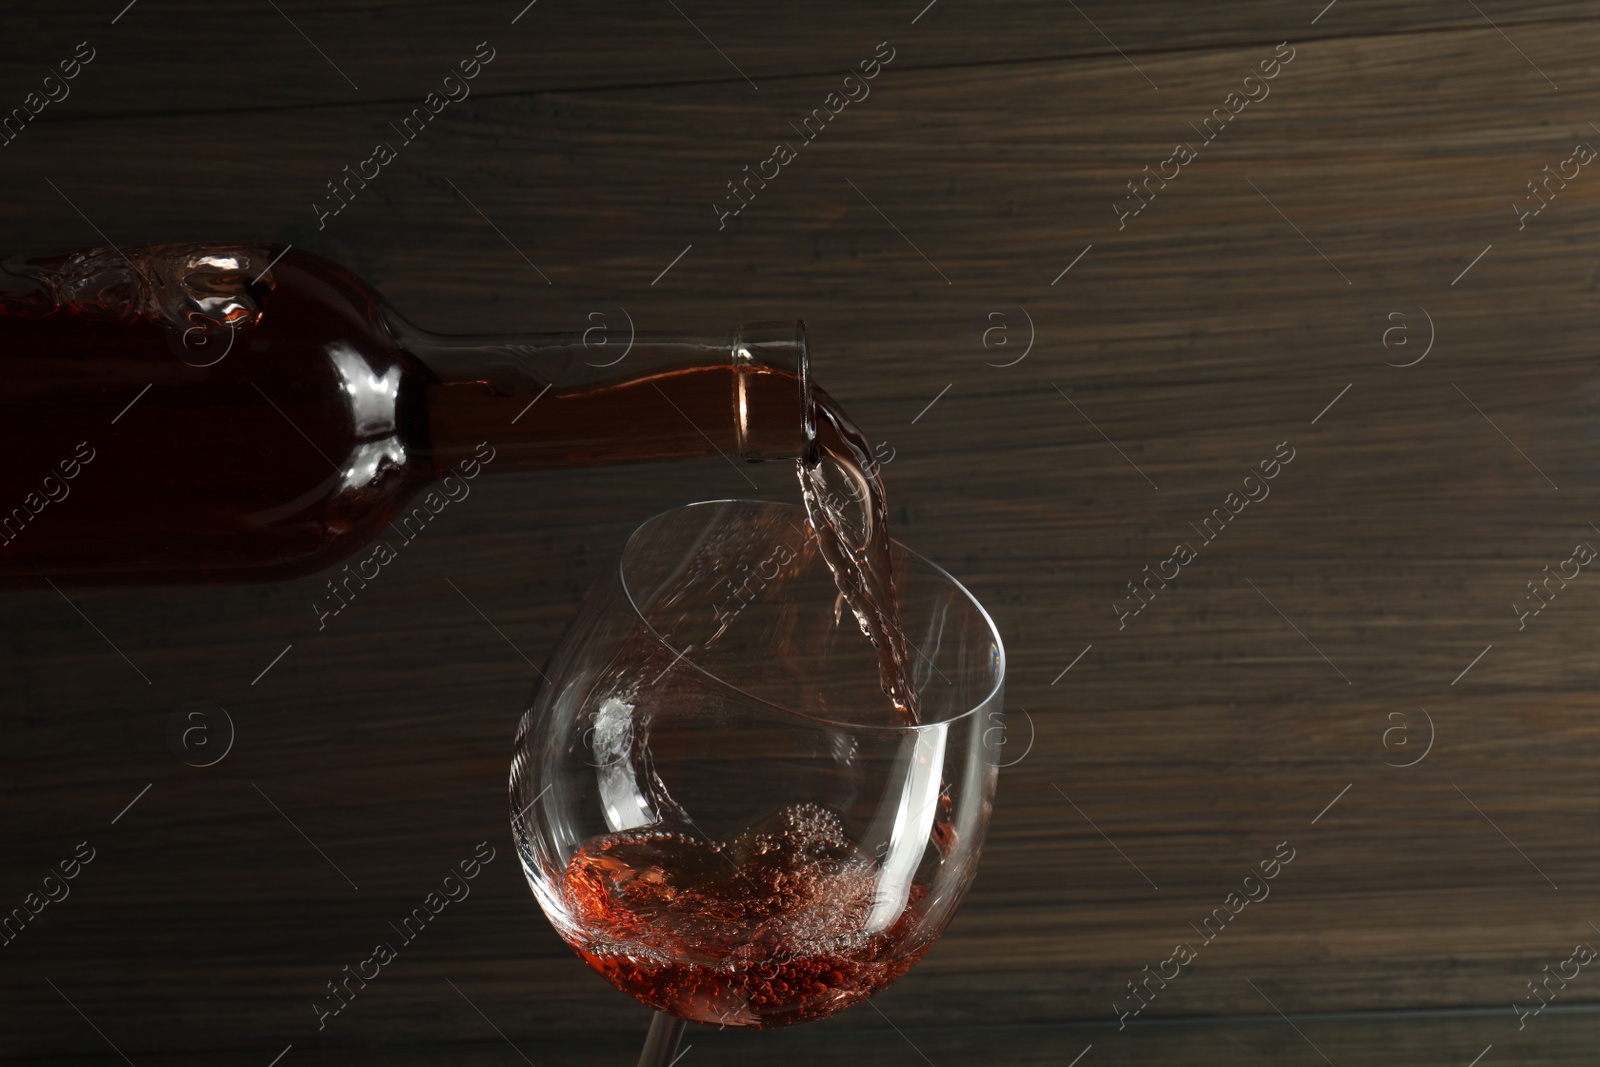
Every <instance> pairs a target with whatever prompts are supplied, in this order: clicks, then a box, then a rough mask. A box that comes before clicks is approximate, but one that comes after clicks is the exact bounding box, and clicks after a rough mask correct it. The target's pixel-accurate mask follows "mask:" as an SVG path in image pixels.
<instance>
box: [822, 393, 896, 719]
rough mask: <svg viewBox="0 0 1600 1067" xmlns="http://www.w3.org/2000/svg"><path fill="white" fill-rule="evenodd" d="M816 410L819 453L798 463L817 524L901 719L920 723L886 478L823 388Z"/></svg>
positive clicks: (825, 554) (842, 598)
mask: <svg viewBox="0 0 1600 1067" xmlns="http://www.w3.org/2000/svg"><path fill="white" fill-rule="evenodd" d="M816 416H817V418H816V427H817V436H816V440H815V441H814V442H813V445H814V447H813V449H812V453H813V454H811V455H807V456H803V457H802V458H801V459H800V460H799V461H797V463H796V469H797V471H798V473H799V477H800V491H801V494H802V495H803V496H804V498H805V505H806V513H807V515H809V516H810V519H811V529H812V531H813V532H814V533H815V534H816V537H817V545H818V547H819V548H820V549H821V551H822V558H823V559H824V560H825V561H826V562H827V564H828V569H829V570H830V571H832V572H833V578H834V581H835V583H837V585H838V587H839V603H840V605H842V606H843V607H848V608H849V609H850V613H851V614H852V615H854V616H855V619H856V622H857V623H858V624H859V625H860V627H861V632H862V633H863V634H865V635H866V636H867V639H868V640H870V641H871V642H872V644H873V647H875V648H876V649H877V650H878V674H879V679H880V681H881V683H882V685H883V691H884V693H886V694H887V695H888V697H889V699H890V701H892V702H893V704H894V711H895V716H896V725H916V724H917V723H919V722H920V721H921V716H920V713H919V711H918V707H917V690H916V686H915V684H914V679H913V675H912V671H911V658H910V642H908V641H907V639H906V634H905V628H904V626H903V625H902V623H901V619H900V607H899V601H898V600H897V598H896V596H895V584H894V570H893V564H892V560H891V558H890V551H889V512H888V504H887V502H886V500H885V498H884V492H883V480H882V479H881V478H880V477H879V476H878V465H877V464H876V463H875V462H874V461H873V459H872V449H871V446H870V445H869V444H868V443H867V439H866V438H865V437H864V436H863V435H862V433H861V431H860V430H859V429H857V428H856V426H855V424H854V423H853V422H851V421H850V419H849V417H848V416H846V415H845V414H844V411H843V410H842V409H841V408H840V407H839V405H838V404H837V403H835V402H834V401H833V399H832V398H831V397H829V396H828V395H827V394H826V393H824V392H822V391H821V390H817V392H816ZM835 610H836V611H837V610H838V609H837V608H836V609H835Z"/></svg>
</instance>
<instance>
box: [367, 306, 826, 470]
mask: <svg viewBox="0 0 1600 1067" xmlns="http://www.w3.org/2000/svg"><path fill="white" fill-rule="evenodd" d="M389 329H390V333H391V336H392V337H393V338H394V340H395V343H396V344H397V345H398V346H399V347H400V348H401V349H402V350H403V351H404V352H406V353H407V354H408V355H410V356H412V357H413V358H414V359H415V360H416V361H417V362H419V363H421V364H422V366H423V367H424V368H426V370H427V372H428V374H427V376H426V382H427V384H426V392H427V401H426V409H427V419H428V435H429V448H430V451H431V455H432V460H433V464H434V467H435V469H436V471H437V472H438V473H439V474H441V475H442V474H443V473H445V472H446V470H447V469H448V468H450V467H451V466H452V465H454V464H457V463H459V462H461V461H463V460H468V459H471V458H476V459H478V460H482V459H483V454H482V452H481V451H480V450H481V447H482V445H483V444H484V443H485V442H487V443H488V445H489V446H490V448H492V449H493V452H492V453H491V454H492V455H493V456H494V460H493V464H492V466H493V468H494V469H496V470H529V469H538V468H544V467H567V466H581V465H588V464H608V463H626V462H632V461H636V460H646V459H671V458H675V457H684V456H700V455H710V454H713V453H721V454H722V455H724V456H727V457H729V458H734V459H745V460H749V461H758V460H767V459H782V458H794V457H797V456H805V455H809V454H810V453H811V452H812V450H813V449H814V442H815V437H816V425H815V415H814V412H813V407H812V391H811V377H810V368H809V363H808V357H807V352H806V337H805V326H804V324H803V323H799V322H778V323H755V324H749V325H745V326H742V327H740V328H739V329H738V330H737V331H735V332H733V333H732V334H729V335H727V336H724V337H720V338H689V337H677V336H666V335H655V336H651V335H644V334H639V335H636V336H634V337H633V338H631V340H630V342H629V343H627V344H619V343H618V340H619V339H618V338H615V337H612V338H609V339H607V341H606V342H605V343H598V342H595V341H591V340H590V339H588V338H587V337H586V336H585V335H584V334H579V333H552V334H523V335H515V336H467V337H463V336H441V335H438V334H430V333H427V332H425V331H422V330H418V329H416V328H415V327H413V326H411V325H410V324H409V323H406V322H404V321H403V320H400V319H399V318H398V316H393V317H391V321H390V322H389Z"/></svg>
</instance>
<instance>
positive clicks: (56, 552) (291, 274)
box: [0, 244, 815, 586]
mask: <svg viewBox="0 0 1600 1067" xmlns="http://www.w3.org/2000/svg"><path fill="white" fill-rule="evenodd" d="M0 383H3V384H0V425H3V426H4V427H5V431H4V432H5V440H6V446H7V451H6V455H7V458H6V462H5V463H4V464H3V465H0V584H5V585H13V586H15V585H42V584H44V583H45V580H46V579H49V580H50V581H53V582H55V583H57V584H58V585H123V584H146V583H223V582H265V581H276V580H280V579H286V578H293V577H298V576H302V575H306V574H311V573H313V572H316V571H319V570H322V569H324V568H327V567H329V566H331V565H333V564H336V563H338V562H339V561H341V560H344V559H346V558H348V557H349V556H351V555H353V554H355V553H356V552H357V551H359V550H360V549H361V548H362V547H363V546H365V545H368V544H369V543H371V542H372V541H374V539H376V538H378V537H379V536H381V535H383V533H384V531H385V530H390V529H399V528H403V527H404V526H405V524H406V522H407V521H408V518H409V519H412V520H413V521H415V520H416V519H417V517H418V516H417V508H419V507H421V508H424V509H425V510H426V512H427V513H428V514H432V513H436V511H437V510H438V508H440V507H442V506H444V505H443V504H441V503H439V502H440V501H448V500H449V499H453V498H454V496H453V495H452V485H453V484H455V485H458V484H459V483H460V482H462V481H465V480H470V479H471V478H474V477H477V476H478V475H479V474H482V473H484V472H506V471H526V470H530V469H536V468H544V467H562V466H572V465H580V464H603V463H620V462H627V461H634V460H646V459H664V458H670V457H677V456H691V455H702V454H712V453H714V452H721V453H723V454H724V455H728V456H730V457H732V456H737V457H740V458H743V459H746V460H752V461H753V460H761V459H776V458H784V457H789V458H794V457H799V456H804V455H807V454H809V453H810V452H811V451H812V450H813V449H814V447H815V446H814V440H815V415H814V412H813V403H814V397H813V392H812V388H811V382H810V375H809V370H808V367H807V355H806V341H805V328H804V326H803V324H801V323H798V322H784V323H756V324H753V325H746V326H743V327H741V328H739V329H738V330H737V331H735V332H733V333H731V334H729V335H727V336H723V337H716V338H690V337H675V336H651V335H645V334H639V335H637V336H635V337H632V338H630V339H629V340H628V342H627V343H626V344H624V343H623V342H622V339H621V338H617V337H613V338H610V339H608V343H607V344H605V345H603V346H601V345H595V344H586V343H585V338H584V335H583V334H581V333H577V332H569V333H545V334H526V335H512V336H499V335H496V336H443V335H437V334H431V333H428V332H425V331H423V330H420V329H418V328H417V327H415V326H413V325H411V324H410V323H409V322H407V321H406V320H405V319H404V318H402V317H401V316H400V315H399V314H398V313H396V312H395V311H394V310H393V309H392V308H390V307H389V306H388V305H387V303H386V302H385V301H384V300H383V298H382V296H381V295H380V294H379V293H378V292H377V291H376V290H375V289H374V288H372V287H371V286H370V285H368V284H366V283H365V282H363V281H362V280H361V279H360V278H358V277H356V276H355V275H354V274H353V273H351V272H350V271H348V270H346V269H344V268H343V267H340V266H339V265H337V264H335V263H332V262H329V261H328V260H326V259H323V258H321V257H319V256H316V255H314V254H312V253H309V252H305V251H303V250H300V249H293V248H284V247H281V246H278V245H271V244H239V245H154V246H148V247H141V248H128V249H125V250H118V249H115V248H94V249H86V250H83V251H78V252H73V253H69V254H66V255H60V256H52V257H34V258H20V257H18V258H13V259H10V260H7V261H6V262H5V263H4V264H3V268H0ZM434 483H440V485H439V486H434ZM430 487H431V488H430ZM455 492H459V490H455ZM425 518H426V517H425V516H423V517H422V518H421V521H425ZM391 524H395V526H391Z"/></svg>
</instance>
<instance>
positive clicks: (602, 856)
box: [564, 804, 928, 1027]
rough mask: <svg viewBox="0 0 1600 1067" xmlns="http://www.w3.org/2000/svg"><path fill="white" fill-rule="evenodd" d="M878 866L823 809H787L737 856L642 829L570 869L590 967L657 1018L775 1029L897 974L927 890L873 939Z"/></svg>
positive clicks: (598, 845) (913, 949) (731, 848)
mask: <svg viewBox="0 0 1600 1067" xmlns="http://www.w3.org/2000/svg"><path fill="white" fill-rule="evenodd" d="M877 886H878V867H877V864H876V863H874V861H873V859H872V857H870V856H868V855H867V854H865V853H864V852H862V851H861V850H860V849H859V848H858V847H856V846H855V845H854V844H852V843H851V842H850V841H849V840H848V839H847V838H846V836H845V833H844V829H843V827H842V825H841V823H840V821H839V818H838V816H837V815H835V814H834V813H833V812H831V811H828V810H827V809H825V808H822V807H819V806H818V805H815V804H795V805H791V806H790V807H788V808H785V809H784V810H783V811H781V812H780V813H779V814H778V815H777V816H775V817H774V818H773V819H771V820H769V822H768V823H767V824H765V825H764V826H763V827H761V828H758V829H756V830H754V831H752V832H750V833H747V834H745V835H743V836H742V837H740V838H738V839H737V840H735V841H733V842H731V843H726V844H724V843H711V842H708V841H706V840H704V839H703V838H697V837H692V836H688V835H684V834H676V833H665V832H661V831H654V830H648V829H641V830H631V831H625V832H622V833H615V834H607V835H604V836H601V837H595V838H592V839H590V840H589V841H588V842H586V843H585V844H584V846H583V847H582V848H581V849H580V850H579V851H578V852H577V853H576V854H575V855H574V856H573V857H572V859H571V861H570V862H569V863H568V865H567V870H566V878H565V889H566V894H567V897H568V902H569V913H570V914H571V916H572V918H573V919H574V921H575V923H576V926H577V930H576V932H573V933H568V934H565V935H564V936H567V937H568V940H569V943H571V945H572V947H573V948H574V949H576V950H577V951H578V952H579V954H581V955H582V956H583V957H584V959H585V960H587V961H588V963H589V965H590V966H592V967H593V968H594V969H595V970H597V971H599V972H600V973H601V974H602V975H604V976H605V977H606V978H607V979H608V980H610V981H611V982H612V984H614V985H616V986H617V987H618V988H619V989H621V990H623V991H624V992H626V993H628V994H630V995H632V996H634V997H636V998H637V999H639V1000H641V1001H643V1002H644V1003H646V1004H648V1005H650V1006H652V1007H654V1008H657V1009H659V1010H661V1011H667V1012H671V1013H673V1014H674V1015H679V1016H682V1017H683V1018H686V1019H691V1020H694V1021H696V1022H702V1023H710V1024H714V1025H718V1026H743V1027H772V1026H786V1025H789V1024H792V1023H798V1022H804V1021H806V1020H809V1019H818V1018H822V1017H824V1016H827V1015H832V1014H833V1013H834V1012H837V1011H841V1010H843V1009H844V1008H847V1007H850V1006H851V1005H854V1004H857V1003H859V1002H861V1001H863V1000H865V999H867V998H868V997H870V996H871V995H872V994H874V993H876V992H878V991H879V990H881V989H883V988H884V987H885V986H888V985H889V984H890V983H891V982H893V981H895V980H896V979H897V978H899V977H900V976H901V975H903V974H904V973H905V972H906V971H907V970H908V969H909V968H910V967H911V966H912V965H913V964H914V963H916V962H917V960H918V959H920V958H921V956H922V954H923V953H924V952H926V951H927V948H928V942H927V941H925V940H917V939H914V938H913V936H912V933H913V931H915V930H916V928H917V925H918V921H919V917H920V911H919V905H920V903H921V901H922V900H923V898H924V896H925V889H924V888H923V887H922V886H921V885H918V884H913V885H912V887H911V896H910V901H909V904H908V906H907V907H906V909H905V910H904V911H903V912H902V913H901V914H900V916H899V918H898V920H896V921H895V922H894V924H893V925H892V926H890V927H889V928H888V929H886V930H882V931H879V932H875V933H869V932H867V930H866V924H867V921H868V916H869V914H870V913H871V911H872V908H873V904H874V900H875V893H876V890H877Z"/></svg>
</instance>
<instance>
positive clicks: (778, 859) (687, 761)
mask: <svg viewBox="0 0 1600 1067" xmlns="http://www.w3.org/2000/svg"><path fill="white" fill-rule="evenodd" d="M889 544H890V557H891V558H890V563H891V565H892V568H893V570H892V573H893V575H894V592H895V596H896V600H897V602H898V615H899V619H900V622H901V625H902V627H903V632H904V634H905V638H906V645H907V648H908V650H909V651H908V665H909V667H908V671H909V675H910V679H909V681H910V686H911V688H912V689H913V690H914V691H915V694H916V701H915V705H916V711H915V714H914V716H908V715H906V714H905V713H904V710H903V709H900V710H897V709H896V707H895V705H894V704H892V703H891V702H890V701H889V699H888V698H887V697H886V696H885V692H884V688H883V680H882V677H881V675H880V657H879V655H878V653H877V650H875V649H874V648H873V646H872V644H871V642H869V641H868V640H866V639H865V638H864V637H863V635H862V629H861V626H860V625H859V623H858V621H857V619H855V618H853V617H852V615H851V613H850V612H849V611H848V610H844V605H843V603H842V598H841V596H840V593H839V590H838V587H837V586H836V584H835V579H834V575H833V573H832V572H831V571H830V569H829V567H828V565H827V562H826V561H825V559H824V558H823V556H822V553H821V552H820V551H819V546H818V543H817V540H816V538H815V537H814V536H813V535H812V534H811V530H810V527H809V526H808V525H807V515H806V512H805V511H804V510H803V509H801V508H799V507H796V506H793V505H785V504H773V503H763V502H758V501H733V500H725V501H714V502H708V503H700V504H691V505H688V506H685V507H680V508H676V509H674V510H671V511H668V512H665V513H663V514H661V515H657V516H656V517H654V518H652V519H650V520H648V521H647V522H645V523H644V524H643V525H641V526H640V527H639V528H638V529H637V530H635V531H634V533H633V534H632V536H631V537H630V538H629V539H628V541H627V544H626V546H625V547H624V549H623V551H622V556H621V559H620V561H619V562H618V564H617V566H616V567H615V568H614V569H612V570H611V571H610V572H609V573H608V574H606V575H604V576H602V577H601V578H600V579H599V580H598V581H597V582H596V584H595V586H594V587H593V588H592V589H591V590H590V591H589V593H588V595H587V597H586V598H585V600H584V602H583V605H582V607H581V608H580V610H579V614H578V617H577V618H576V620H575V621H574V622H573V623H572V625H571V627H570V628H569V630H568V632H567V633H566V635H565V637H564V638H563V639H562V641H561V643H560V645H559V647H558V648H557V650H556V652H555V654H554V656H553V658H552V661H551V665H550V669H549V670H548V671H547V674H548V681H546V682H545V683H543V684H542V685H541V686H540V687H539V689H538V691H537V693H536V694H535V696H534V699H533V702H532V705H531V706H530V707H529V709H528V711H527V712H526V714H525V715H524V716H523V718H522V721H521V725H520V727H519V729H518V732H517V738H516V752H515V757H514V759H513V762H512V769H511V802H512V812H513V815H512V825H513V830H514V833H515V838H516V844H517V849H518V853H519V855H520V858H521V861H522V866H523V870H524V872H525V873H526V875H527V878H528V882H529V884H530V885H531V886H532V888H533V892H534V895H535V897H536V898H537V899H538V901H539V904H540V906H541V907H542V908H543V910H544V912H545V914H546V915H547V916H548V917H549V919H550V922H551V923H552V924H553V925H554V927H555V929H556V931H557V933H558V934H559V935H560V936H561V937H562V938H563V939H564V940H565V941H566V942H567V943H568V944H569V945H571V946H572V947H573V948H574V949H575V950H577V952H578V953H579V955H581V956H582V957H583V958H584V959H585V960H586V961H587V962H588V963H589V965H590V966H591V967H593V968H594V969H595V970H597V971H599V972H600V973H601V974H602V975H604V976H605V977H606V978H607V979H608V980H609V981H610V982H611V983H612V984H614V985H616V986H617V987H618V988H619V989H621V990H622V991H623V992H625V993H628V994H630V995H631V996H633V997H635V998H637V999H638V1000H640V1001H643V1002H644V1003H645V1004H648V1005H649V1006H651V1007H653V1008H655V1009H656V1010H657V1011H658V1013H662V1014H658V1016H657V1019H656V1025H655V1026H653V1027H652V1031H651V1040H650V1042H649V1043H647V1047H646V1053H645V1057H644V1059H642V1060H641V1063H642V1064H647V1063H657V1062H659V1063H662V1064H664V1063H666V1062H667V1058H669V1057H670V1056H671V1054H672V1050H673V1048H674V1047H675V1046H676V1044H677V1041H678V1038H679V1035H680V1034H681V1029H682V1025H683V1024H682V1022H681V1020H692V1021H695V1022H699V1023H707V1024H711V1025H716V1026H737V1027H773V1026H783V1025H788V1024H792V1023H798V1022H803V1021H806V1020H810V1019H820V1018H823V1017H825V1016H828V1015H831V1014H833V1013H835V1012H838V1011H841V1010H843V1009H845V1008H848V1007H850V1006H852V1005H854V1004H858V1003H860V1002H861V1001H863V1000H865V999H867V998H868V997H870V996H872V995H873V994H874V993H877V992H878V991H880V990H882V989H883V988H885V987H886V986H888V985H889V984H890V983H892V982H894V981H895V980H896V979H898V978H899V977H900V976H901V975H903V974H905V973H906V971H907V970H908V969H909V968H910V967H911V966H912V965H913V964H915V963H916V962H917V960H918V959H920V958H921V957H922V955H923V954H924V953H925V952H926V951H927V950H928V948H929V946H931V945H932V944H933V942H934V940H935V939H937V938H938V937H939V935H940V934H941V933H942V932H943V931H944V929H945V928H946V926H948V924H949V922H950V920H951V918H952V916H953V915H954V913H955V910H956V907H957V905H958V904H959V903H960V901H961V898H962V896H963V894H964V893H965V891H966V889H967V887H968V886H969V885H970V884H971V882H972V879H973V876H974V874H975V873H976V864H977V859H978V853H979V849H980V848H981V846H982V843H983V836H984V831H985V828H986V826H987V823H988V819H989V812H990V808H991V803H992V799H993V795H994V789H995V783H996V777H997V763H996V757H997V751H998V745H999V734H1000V731H999V730H997V729H996V726H997V724H998V722H999V718H1000V709H1001V702H1002V687H1003V682H1004V675H1005V653H1004V649H1003V647H1002V645H1001V641H1000V636H999V634H998V632H997V631H996V629H995V626H994V623H993V622H992V621H991V620H990V618H989V616H988V614H987V613H986V612H985V611H984V609H983V608H982V606H981V605H979V603H978V602H977V601H976V600H975V599H974V598H973V597H972V595H971V594H970V593H969V592H967V590H966V589H965V588H964V587H962V585H961V584H960V583H959V582H957V581H956V580H955V579H954V578H952V577H950V575H948V574H946V573H945V572H944V571H943V570H941V569H940V568H938V567H937V566H935V565H933V564H932V563H930V562H928V561H927V560H925V559H923V558H922V557H920V556H918V555H916V554H915V553H913V552H911V551H910V550H908V549H906V548H904V547H903V546H901V545H900V544H898V543H897V542H890V543H889Z"/></svg>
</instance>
